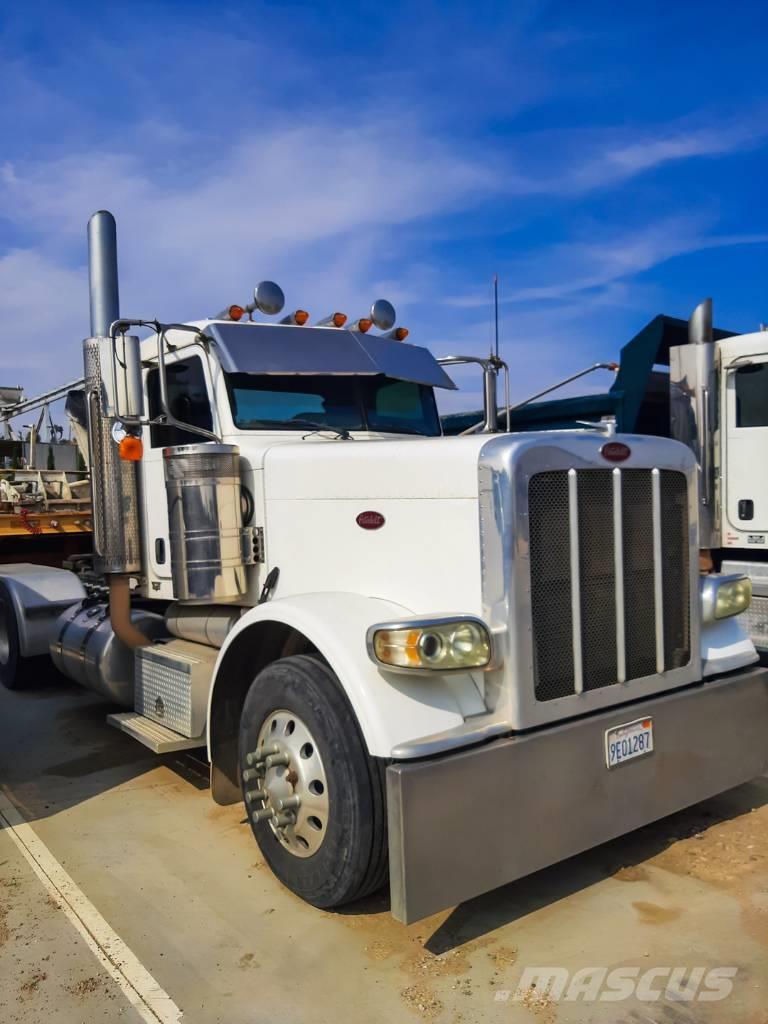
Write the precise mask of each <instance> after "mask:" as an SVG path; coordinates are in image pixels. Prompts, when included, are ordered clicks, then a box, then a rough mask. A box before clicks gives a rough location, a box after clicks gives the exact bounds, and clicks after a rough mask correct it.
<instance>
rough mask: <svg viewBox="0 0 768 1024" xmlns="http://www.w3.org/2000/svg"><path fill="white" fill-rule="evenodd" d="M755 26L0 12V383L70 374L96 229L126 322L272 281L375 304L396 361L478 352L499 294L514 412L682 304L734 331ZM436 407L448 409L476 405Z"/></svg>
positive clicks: (466, 14)
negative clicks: (405, 339) (109, 250)
mask: <svg viewBox="0 0 768 1024" xmlns="http://www.w3.org/2000/svg"><path fill="white" fill-rule="evenodd" d="M766 29H768V7H767V6H766V5H765V4H764V3H762V2H757V0H755V2H738V0H737V2H734V3H730V4H728V5H723V4H722V3H718V4H715V3H710V2H707V0H705V2H699V3H695V4H694V3H689V2H687V0H677V2H674V3H669V2H668V3H666V4H655V3H643V4H626V5H621V4H616V3H612V4H608V3H593V2H588V0H587V2H584V3H582V4H573V3H540V2H536V0H523V2H514V3H473V4H466V3H465V4H462V3H453V2H441V3H411V4H398V3H389V4H386V5H385V4H372V3H371V4H344V3H336V4H286V3H229V4H227V3H222V4H216V5H214V4H207V3H201V2H194V0H187V2H185V3H162V2H161V3H152V4H143V3H141V2H139V3H131V4H120V3H117V4H113V5H104V4H103V3H99V4H95V3H94V4H91V3H88V2H75V0H70V2H68V3H66V4H65V3H58V4H53V3H35V2H34V0H33V2H28V3H25V4H24V5H21V4H15V5H12V4H11V3H10V2H9V0H5V3H0V330H1V331H2V335H1V336H0V383H3V384H16V383H21V384H23V385H24V386H25V387H26V389H27V392H28V393H29V394H32V393H34V392H36V391H38V390H41V389H42V388H44V387H48V386H53V385H55V384H57V383H63V382H64V381H66V380H68V379H71V378H73V377H76V376H78V375H79V373H80V363H79V360H80V349H79V341H80V339H81V338H82V337H84V336H85V334H86V333H87V329H88V322H87V314H88V301H87V288H86V278H85V256H86V253H85V223H86V220H87V218H88V216H89V214H90V213H91V212H92V211H93V210H95V209H98V208H100V207H106V208H108V209H111V210H112V211H113V212H114V213H115V215H116V217H117V220H118V234H119V242H120V264H121V288H122V295H121V299H122V303H121V305H122V312H123V314H124V315H131V316H154V315H157V316H159V317H161V318H168V319H192V318H196V317H200V316H205V315H210V314H212V313H214V312H215V311H216V310H218V309H220V308H221V307H222V306H224V305H226V304H228V303H230V302H236V301H247V299H248V297H249V291H250V289H251V288H252V287H253V284H254V283H255V282H256V281H258V280H260V279H262V278H265V277H271V278H274V279H275V280H277V281H279V282H280V283H281V284H282V286H283V288H284V290H285V292H286V295H287V298H288V303H289V305H290V306H292V307H295V306H301V307H303V308H307V309H310V310H311V311H312V313H313V314H315V315H317V316H320V315H322V314H325V313H328V312H330V311H332V310H334V309H342V310H345V311H347V312H348V313H349V314H350V315H351V316H359V315H362V314H363V313H364V312H365V310H366V308H367V307H368V305H369V304H370V302H371V300H372V299H373V298H376V297H378V296H379V295H384V296H387V297H389V298H390V299H391V300H392V301H393V302H394V303H395V305H396V307H397V308H398V311H399V313H400V321H401V322H402V323H404V324H406V325H407V326H408V327H409V328H410V329H411V338H410V340H412V341H414V342H417V343H423V344H427V345H428V346H429V347H430V348H432V350H433V351H434V352H436V353H437V354H445V353H448V352H452V351H465V352H470V353H471V352H474V353H480V352H485V351H486V350H487V348H488V345H489V341H490V323H491V317H490V280H491V277H492V275H493V274H494V273H495V272H497V273H498V274H499V277H500V282H501V299H502V305H501V336H502V350H503V355H504V356H505V357H506V358H507V359H508V360H509V362H510V364H511V367H512V391H513V395H515V396H517V397H523V396H524V395H526V394H528V393H529V392H531V391H534V390H537V389H539V388H540V387H542V386H544V385H546V384H547V383H549V382H551V381H553V380H554V379H556V378H558V377H560V376H564V375H565V374H566V373H568V372H570V371H573V370H575V369H578V368H580V367H581V366H583V365H585V364H587V363H589V362H592V361H594V360H596V359H611V358H614V357H615V356H616V355H617V354H618V350H619V348H620V346H621V345H622V344H623V343H624V342H625V341H626V340H627V339H628V338H629V337H631V336H632V334H634V333H635V332H636V331H637V330H638V329H639V328H640V327H641V326H642V325H643V324H644V323H646V322H647V320H649V319H650V318H651V317H653V316H654V315H655V314H656V313H659V312H666V313H670V314H673V315H677V316H686V315H687V314H688V313H689V311H690V310H691V309H692V307H693V306H694V305H695V304H696V303H697V302H698V301H699V300H700V299H701V298H702V297H704V296H705V295H712V296H713V298H714V300H715V311H716V322H717V323H718V324H720V325H722V326H726V327H730V328H732V329H734V330H750V329H755V328H756V326H757V324H758V323H759V322H760V321H761V320H763V321H765V320H768V292H767V289H766V284H767V280H766V278H767V275H766V270H768V201H766V177H767V176H766V170H767V169H768V164H767V161H766V152H767V147H768V70H767V69H768V62H767V61H766V58H765V44H766V34H767V33H766ZM460 382H461V384H462V386H463V387H464V391H463V393H462V394H460V395H458V396H449V400H448V402H447V403H445V408H466V407H471V406H472V405H473V404H476V403H477V401H478V396H479V387H478V384H479V382H478V381H477V380H476V379H475V378H474V376H472V375H470V376H468V377H466V376H464V375H462V376H461V379H460ZM604 383H605V384H606V386H607V385H608V384H609V383H610V381H609V380H607V379H606V380H605V381H604ZM591 386H592V387H593V388H594V387H597V386H600V382H598V381H597V380H594V381H593V383H592V385H591Z"/></svg>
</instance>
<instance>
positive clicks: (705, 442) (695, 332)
mask: <svg viewBox="0 0 768 1024" xmlns="http://www.w3.org/2000/svg"><path fill="white" fill-rule="evenodd" d="M688 342H689V344H690V345H693V346H694V365H695V368H696V369H695V374H694V377H693V380H694V389H693V390H694V394H693V396H692V408H693V410H694V411H695V423H696V441H697V446H696V447H697V448H698V451H697V452H696V454H697V456H698V463H699V544H700V546H701V547H702V548H707V549H709V548H712V547H717V544H718V536H717V535H718V528H719V523H718V518H719V517H718V515H717V509H716V507H715V458H714V456H715V441H714V435H713V425H714V422H715V416H714V401H715V387H716V383H715V346H714V331H713V328H712V299H704V301H703V302H700V303H699V304H698V306H697V307H696V309H694V311H693V313H692V314H691V317H690V320H689V321H688Z"/></svg>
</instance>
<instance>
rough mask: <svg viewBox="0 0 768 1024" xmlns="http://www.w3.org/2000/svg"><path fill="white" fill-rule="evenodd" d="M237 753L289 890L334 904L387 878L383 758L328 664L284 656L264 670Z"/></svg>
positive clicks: (269, 857) (253, 818) (269, 852)
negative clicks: (373, 753) (371, 746)
mask: <svg viewBox="0 0 768 1024" xmlns="http://www.w3.org/2000/svg"><path fill="white" fill-rule="evenodd" d="M239 758H240V773H241V778H242V779H243V796H244V799H245V801H246V808H247V810H248V815H249V820H250V823H251V828H252V830H253V834H254V836H255V837H256V841H257V843H258V844H259V847H260V849H261V852H262V853H263V855H264V858H265V860H266V861H267V863H268V864H269V866H270V868H271V869H272V871H273V872H274V874H275V875H277V877H278V878H279V879H280V881H281V882H282V883H283V884H284V885H285V886H287V888H289V889H290V890H291V891H292V892H294V893H295V894H296V895H297V896H300V897H301V898H302V899H303V900H306V902H307V903H311V904H312V905H313V906H316V907H322V908H326V909H328V908H331V907H337V906H341V905H342V904H344V903H349V902H350V901H352V900H356V899H360V898H361V897H363V896H366V895H368V894H369V893H371V892H374V891H375V890H376V889H379V888H380V887H381V886H382V885H383V884H384V882H385V881H386V877H387V835H386V809H385V801H384V770H383V765H382V763H381V762H380V761H377V760H376V759H374V758H371V757H370V756H369V755H368V752H367V750H366V748H365V744H364V742H363V738H362V735H361V733H360V729H359V727H358V724H357V721H356V719H355V716H354V713H353V711H352V709H351V707H350V706H349V703H348V702H347V699H346V696H345V694H344V692H343V690H342V688H341V685H340V684H339V681H338V679H337V678H336V676H335V675H334V673H333V672H332V671H331V669H330V668H329V667H328V666H327V665H326V664H325V663H324V662H323V661H321V660H320V659H319V658H317V657H313V656H311V655H296V656H293V657H288V658H282V659H280V660H279V661H276V662H273V664H271V665H268V666H267V668H265V669H264V670H263V671H261V672H260V673H259V674H258V676H256V678H255V679H254V681H253V683H252V684H251V688H250V690H249V692H248V696H247V697H246V700H245V705H244V708H243V715H242V719H241V725H240V754H239Z"/></svg>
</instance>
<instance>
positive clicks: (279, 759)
mask: <svg viewBox="0 0 768 1024" xmlns="http://www.w3.org/2000/svg"><path fill="white" fill-rule="evenodd" d="M290 763H291V758H290V756H289V755H288V754H270V755H269V757H268V758H267V759H266V761H265V762H264V767H265V768H276V767H277V766H278V765H280V764H290Z"/></svg>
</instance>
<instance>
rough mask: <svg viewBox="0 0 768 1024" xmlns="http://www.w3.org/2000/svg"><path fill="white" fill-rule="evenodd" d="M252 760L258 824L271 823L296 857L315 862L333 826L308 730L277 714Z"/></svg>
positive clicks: (248, 795) (250, 780) (250, 791)
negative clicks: (329, 828) (329, 827)
mask: <svg viewBox="0 0 768 1024" xmlns="http://www.w3.org/2000/svg"><path fill="white" fill-rule="evenodd" d="M246 761H247V763H248V765H249V767H248V768H247V769H246V770H245V771H244V772H243V780H244V781H245V783H246V787H245V799H246V802H247V804H248V807H249V810H250V812H251V817H252V819H253V820H254V822H260V821H266V822H268V824H269V827H270V828H271V829H272V831H273V833H274V834H275V836H276V837H277V839H278V841H279V842H280V843H281V845H282V846H284V847H285V848H286V849H287V850H289V851H290V852H291V853H292V854H294V855H295V856H296V857H311V856H312V854H314V853H316V852H317V850H318V849H319V848H320V845H321V844H322V842H323V838H324V836H325V830H326V828H327V825H328V785H327V781H326V775H325V768H324V766H323V761H322V758H321V757H320V754H319V752H318V749H317V744H316V742H315V739H314V736H313V735H312V733H311V732H310V730H309V728H308V727H307V725H306V724H305V723H304V722H303V721H302V720H301V719H300V718H299V717H298V715H295V714H293V713H292V712H290V711H285V710H280V711H273V712H272V714H271V715H270V716H269V717H268V718H267V719H266V720H265V722H264V724H263V725H262V727H261V729H260V730H259V736H258V741H257V744H256V749H255V750H254V751H252V752H251V753H249V754H248V755H247V757H246Z"/></svg>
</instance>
